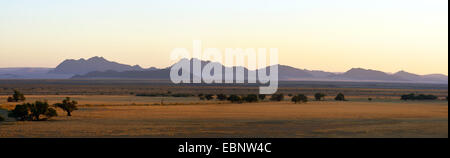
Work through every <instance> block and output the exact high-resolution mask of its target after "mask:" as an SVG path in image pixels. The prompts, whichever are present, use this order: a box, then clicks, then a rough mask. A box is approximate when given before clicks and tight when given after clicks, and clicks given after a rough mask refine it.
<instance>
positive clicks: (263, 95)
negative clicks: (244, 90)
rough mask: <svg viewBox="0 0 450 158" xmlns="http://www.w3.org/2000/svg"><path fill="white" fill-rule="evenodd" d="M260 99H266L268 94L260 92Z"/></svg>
mask: <svg viewBox="0 0 450 158" xmlns="http://www.w3.org/2000/svg"><path fill="white" fill-rule="evenodd" d="M258 98H259V100H265V99H266V95H265V94H260V95H258Z"/></svg>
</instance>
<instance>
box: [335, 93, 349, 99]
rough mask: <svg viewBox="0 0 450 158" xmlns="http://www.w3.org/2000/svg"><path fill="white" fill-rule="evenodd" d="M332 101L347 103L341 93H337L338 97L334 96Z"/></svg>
mask: <svg viewBox="0 0 450 158" xmlns="http://www.w3.org/2000/svg"><path fill="white" fill-rule="evenodd" d="M334 100H337V101H347V100H346V99H345V96H344V94H342V93H339V94H338V95H336V97H335V98H334Z"/></svg>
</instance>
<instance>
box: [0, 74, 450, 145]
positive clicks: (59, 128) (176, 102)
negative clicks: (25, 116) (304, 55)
mask: <svg viewBox="0 0 450 158" xmlns="http://www.w3.org/2000/svg"><path fill="white" fill-rule="evenodd" d="M59 82H69V81H53V82H52V81H34V80H33V81H14V82H12V81H3V82H2V81H0V89H1V91H0V108H2V110H0V115H1V116H4V117H5V116H6V113H7V110H8V109H12V108H14V106H15V104H17V103H7V102H6V97H7V96H8V95H11V94H12V92H9V91H11V90H12V89H19V90H20V91H22V92H23V93H25V95H26V97H27V101H26V102H32V101H35V100H47V101H48V102H49V103H51V104H53V103H56V102H60V101H61V100H62V99H63V98H64V97H67V96H69V97H72V98H73V99H74V100H77V101H78V102H79V110H77V111H75V112H74V113H73V116H72V117H67V116H65V113H64V112H63V111H61V110H58V114H59V116H58V117H55V118H52V119H51V120H49V121H37V122H20V121H15V120H14V119H12V118H7V120H6V121H5V122H0V137H246V138H248V137H277V138H279V137H281V138H284V137H300V138H305V137H307V138H309V137H312V138H316V137H321V138H322V137H395V138H397V137H400V138H401V137H445V138H448V102H447V101H445V100H437V101H406V102H405V101H400V100H399V95H401V94H406V93H425V94H434V95H437V96H439V97H441V98H440V99H442V97H445V96H447V95H448V92H447V89H448V88H447V87H445V86H446V85H445V86H442V85H402V86H400V87H395V88H389V87H393V86H389V85H387V86H386V85H380V84H379V83H377V84H375V85H374V84H373V83H372V84H370V85H364V84H361V83H355V84H350V83H345V85H343V84H340V83H338V84H332V83H321V84H319V83H311V84H307V85H306V84H305V83H303V82H302V83H298V84H294V86H293V85H291V84H289V86H283V85H282V84H281V87H280V92H282V93H284V94H286V95H287V94H289V93H292V94H298V93H303V94H307V95H308V97H309V99H310V100H313V96H312V95H313V94H314V93H315V92H323V93H326V94H327V97H326V98H327V100H326V101H310V102H308V103H306V104H293V103H291V102H289V101H288V100H289V99H290V98H289V97H286V98H285V101H282V102H270V101H262V102H259V103H244V104H232V103H229V102H221V101H215V100H214V101H201V100H199V99H198V98H197V97H138V96H135V95H134V94H137V93H148V94H151V93H163V92H164V93H166V92H167V91H170V92H171V93H189V94H193V95H196V94H198V93H199V92H202V89H204V91H203V93H204V94H208V93H212V94H218V93H225V94H231V93H233V92H234V93H235V94H246V93H252V92H253V91H252V90H253V89H255V87H242V86H225V87H220V88H218V87H216V86H206V87H202V86H193V87H189V86H171V85H164V84H145V83H142V84H141V86H137V85H135V83H133V84H131V83H124V84H117V83H114V84H108V83H109V82H106V81H102V82H100V81H72V82H70V83H63V84H55V83H59ZM93 82H94V83H98V84H91V85H89V84H88V83H93ZM114 82H118V81H114ZM308 85H313V86H308ZM355 85H357V87H353V86H355ZM108 89H109V90H110V91H108ZM121 89H123V90H121ZM249 90H250V91H249ZM108 92H109V93H108ZM338 92H343V93H344V94H346V97H347V98H348V100H349V101H346V102H337V101H333V98H334V96H335V95H336V93H338ZM106 93H107V94H106ZM368 97H371V98H373V101H368V100H367V98H368ZM161 103H162V104H161Z"/></svg>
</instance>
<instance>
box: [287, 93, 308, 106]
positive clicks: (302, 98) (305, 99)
mask: <svg viewBox="0 0 450 158" xmlns="http://www.w3.org/2000/svg"><path fill="white" fill-rule="evenodd" d="M291 101H292V102H294V103H295V104H297V103H306V102H308V97H307V96H306V95H304V94H299V95H296V96H294V97H292V99H291Z"/></svg>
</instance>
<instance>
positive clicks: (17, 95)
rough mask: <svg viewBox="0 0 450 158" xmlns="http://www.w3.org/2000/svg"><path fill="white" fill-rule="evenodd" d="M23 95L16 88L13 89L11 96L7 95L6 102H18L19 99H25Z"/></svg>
mask: <svg viewBox="0 0 450 158" xmlns="http://www.w3.org/2000/svg"><path fill="white" fill-rule="evenodd" d="M25 99H26V98H25V95H24V94H23V93H21V92H19V91H18V90H14V94H13V95H12V96H11V97H8V99H7V101H8V102H19V101H25Z"/></svg>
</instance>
